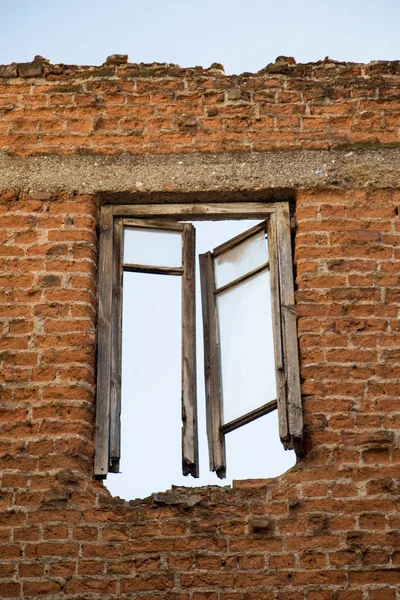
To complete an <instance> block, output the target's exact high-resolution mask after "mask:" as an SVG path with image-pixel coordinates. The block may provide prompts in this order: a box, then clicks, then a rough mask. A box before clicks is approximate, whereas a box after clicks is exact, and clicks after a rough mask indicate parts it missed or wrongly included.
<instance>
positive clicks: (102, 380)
mask: <svg viewBox="0 0 400 600" xmlns="http://www.w3.org/2000/svg"><path fill="white" fill-rule="evenodd" d="M112 248H113V213H112V208H111V206H104V207H103V208H102V211H101V216H100V249H99V312H98V329H97V331H98V343H97V399H96V440H95V461H94V473H95V475H96V476H97V477H100V478H105V477H106V476H107V472H108V466H109V433H110V381H111V324H112V321H111V319H112V305H111V291H112V275H111V271H112Z"/></svg>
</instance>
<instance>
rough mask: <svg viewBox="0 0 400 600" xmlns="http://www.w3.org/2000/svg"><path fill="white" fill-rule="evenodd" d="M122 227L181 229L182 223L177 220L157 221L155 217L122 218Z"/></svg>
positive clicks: (158, 229)
mask: <svg viewBox="0 0 400 600" xmlns="http://www.w3.org/2000/svg"><path fill="white" fill-rule="evenodd" d="M122 222H123V225H124V227H128V228H129V227H132V228H138V229H154V230H155V231H165V230H167V231H183V227H184V224H183V223H178V222H177V221H165V220H164V219H163V220H162V221H157V220H155V219H123V220H122Z"/></svg>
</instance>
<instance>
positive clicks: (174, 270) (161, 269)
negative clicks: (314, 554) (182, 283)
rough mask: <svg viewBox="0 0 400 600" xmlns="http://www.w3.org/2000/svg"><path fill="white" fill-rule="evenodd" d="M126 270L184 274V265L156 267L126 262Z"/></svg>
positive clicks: (130, 271) (155, 273)
mask: <svg viewBox="0 0 400 600" xmlns="http://www.w3.org/2000/svg"><path fill="white" fill-rule="evenodd" d="M123 269H124V271H127V272H129V273H149V274H152V275H183V267H156V266H153V265H132V264H129V263H128V264H124V266H123Z"/></svg>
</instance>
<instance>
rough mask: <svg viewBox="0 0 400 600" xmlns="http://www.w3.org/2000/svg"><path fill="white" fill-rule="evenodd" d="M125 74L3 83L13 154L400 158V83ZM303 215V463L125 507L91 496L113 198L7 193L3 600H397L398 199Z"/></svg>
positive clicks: (280, 69) (325, 65)
mask: <svg viewBox="0 0 400 600" xmlns="http://www.w3.org/2000/svg"><path fill="white" fill-rule="evenodd" d="M122 60H123V59H118V58H114V59H113V60H112V61H109V62H108V63H107V64H106V65H105V66H103V67H99V68H94V67H90V68H89V67H65V66H58V65H49V64H47V63H46V62H43V61H42V60H41V59H37V60H36V61H34V63H32V64H28V65H11V66H7V67H0V76H1V77H2V80H1V81H2V83H0V103H1V108H0V143H1V146H2V147H3V148H4V151H5V152H8V153H9V154H11V155H18V156H16V158H15V160H18V161H21V160H22V161H23V160H35V159H34V158H30V157H31V155H36V154H42V153H57V154H69V153H72V154H76V155H79V153H93V154H94V155H95V156H94V157H93V160H94V161H95V160H96V156H100V155H102V154H107V153H120V152H122V151H124V152H132V153H135V154H140V153H146V152H154V153H171V152H174V153H183V154H184V153H187V152H191V153H199V152H205V151H215V152H223V151H229V152H230V151H233V150H239V149H240V150H242V151H249V153H248V154H249V157H251V153H250V150H258V151H261V150H275V149H278V148H279V149H281V150H284V151H288V150H292V149H294V148H299V149H300V148H323V149H326V150H327V152H326V156H329V151H328V149H329V148H341V147H345V148H344V149H343V152H344V153H347V152H349V149H350V151H352V152H354V151H355V150H356V149H357V148H358V146H357V145H358V144H363V145H368V146H369V147H371V148H372V149H374V148H377V147H382V145H386V144H390V145H392V146H393V147H395V148H396V147H397V146H398V145H399V144H398V143H399V137H398V134H399V123H400V120H399V119H400V117H399V114H400V111H399V100H398V96H399V92H398V87H399V83H400V75H399V73H400V69H399V65H398V63H371V64H370V65H366V66H365V65H354V64H336V63H333V62H329V61H328V62H321V63H316V64H312V65H294V64H289V63H288V62H285V61H279V62H278V63H276V64H275V65H270V66H268V67H267V68H266V69H265V70H263V71H262V72H260V73H259V74H256V75H249V74H248V75H242V76H240V77H225V76H224V75H223V73H222V72H221V70H220V68H219V66H218V65H215V66H213V67H212V68H210V69H209V70H202V69H185V70H180V69H178V68H177V67H174V66H164V65H151V66H137V65H131V64H124V63H122V64H115V63H121V61H122ZM396 111H397V112H396ZM396 119H397V121H396ZM26 155H29V157H28V158H26V159H25V158H23V157H24V156H26ZM199 156H200V155H199ZM229 156H232V155H229ZM67 158H68V157H66V156H65V157H64V159H65V160H67ZM64 159H63V160H64ZM139 159H140V157H139V158H138V160H139ZM243 160H244V161H246V155H245V153H244V158H243ZM24 164H25V163H24ZM29 164H30V165H32V163H31V162H30V163H29ZM33 164H34V163H33ZM289 181H290V173H289V175H288V182H289ZM83 184H84V178H83V179H82V188H84V185H83ZM288 186H289V183H288ZM289 187H290V186H289ZM109 191H110V192H112V191H113V190H112V189H110V190H109ZM262 191H263V190H261V192H262ZM169 192H171V190H169ZM172 192H173V190H172ZM237 192H238V189H237V188H232V193H237ZM261 192H260V189H259V188H258V187H257V183H255V184H254V193H257V194H260V193H261ZM133 196H134V195H133ZM294 197H295V202H294V206H295V220H296V236H295V267H296V282H297V314H298V330H299V343H300V358H301V368H302V394H303V405H304V417H305V423H306V429H305V434H306V456H305V458H304V459H303V460H302V461H301V462H299V464H298V465H297V466H296V467H295V468H294V469H293V470H291V471H290V472H288V473H286V474H284V475H283V476H281V477H279V478H276V479H271V480H262V481H243V482H237V483H236V484H235V485H234V487H233V489H230V488H214V487H209V488H201V489H184V488H178V489H176V490H172V491H171V492H167V493H165V494H156V495H155V496H154V497H153V498H149V499H145V500H135V501H131V502H129V503H128V502H123V501H119V500H117V499H113V498H110V497H109V495H108V493H107V491H106V490H105V489H104V488H103V487H102V485H101V484H100V483H99V482H96V481H94V480H93V477H92V468H93V463H92V461H93V444H92V438H93V423H94V419H93V416H94V393H95V378H94V373H95V342H96V311H97V299H96V285H97V280H96V264H97V235H96V228H97V224H98V214H99V206H100V204H101V203H102V202H104V196H103V195H101V194H96V193H90V194H86V193H84V191H83V190H82V189H77V190H76V191H75V192H71V191H66V189H63V186H62V185H60V186H59V189H52V190H46V189H40V190H38V189H30V188H29V185H28V184H26V183H24V182H22V183H21V187H20V189H16V188H14V189H4V190H3V191H2V192H1V193H0V240H1V246H0V261H1V267H2V270H1V278H0V286H1V287H0V327H1V328H2V329H1V331H2V337H1V340H0V361H1V373H0V381H1V399H0V401H1V404H0V460H1V474H0V477H1V479H0V482H1V491H0V597H1V598H29V599H31V598H36V597H40V598H42V597H47V598H52V597H54V598H60V599H64V598H68V599H71V600H73V599H76V600H78V599H79V600H81V599H82V600H83V598H85V600H98V599H99V598H101V599H103V598H115V597H121V598H135V599H136V598H143V599H147V600H150V599H151V600H153V599H156V598H160V599H163V600H256V599H257V600H259V599H262V600H278V599H279V600H380V599H384V600H399V598H400V596H399V589H400V534H399V525H400V517H399V514H398V507H399V488H398V485H399V468H400V464H399V463H400V450H399V433H398V431H399V424H400V409H399V401H398V396H399V391H400V376H399V374H398V373H399V362H400V344H399V335H400V333H399V332H400V327H399V319H398V303H399V293H400V292H399V274H398V273H399V259H400V256H399V254H400V250H399V248H400V246H399V238H400V221H399V216H398V206H399V204H400V192H399V190H398V189H397V188H390V189H389V188H385V189H383V188H379V182H374V181H372V183H371V184H370V185H369V186H368V187H360V186H359V185H358V183H357V177H356V174H355V175H354V179H353V180H351V181H348V182H347V184H346V185H336V186H335V185H330V186H327V185H325V186H324V185H320V186H317V187H314V188H312V189H311V188H309V189H306V188H302V187H298V188H297V189H296V190H294ZM133 199H134V198H133ZM211 199H212V198H211ZM147 201H152V199H151V197H149V198H148V200H147ZM160 201H162V197H161V200H160ZM154 491H155V492H156V491H157V490H154ZM396 594H397V595H396Z"/></svg>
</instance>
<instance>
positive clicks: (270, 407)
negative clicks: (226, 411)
mask: <svg viewBox="0 0 400 600" xmlns="http://www.w3.org/2000/svg"><path fill="white" fill-rule="evenodd" d="M277 408H278V403H277V401H276V400H271V401H270V402H267V404H263V405H262V406H260V407H259V408H255V409H254V410H252V411H250V412H248V413H246V414H245V415H242V416H241V417H238V418H237V419H234V420H233V421H229V423H224V424H223V425H221V431H222V433H229V432H230V431H234V430H235V429H238V428H239V427H242V426H243V425H247V424H248V423H251V422H252V421H255V420H256V419H259V418H260V417H263V416H264V415H267V414H268V413H270V412H272V411H274V410H276V409H277Z"/></svg>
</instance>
